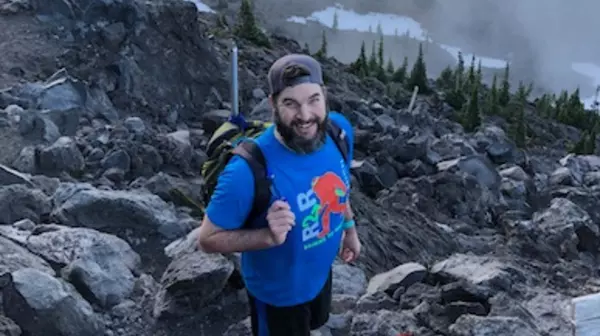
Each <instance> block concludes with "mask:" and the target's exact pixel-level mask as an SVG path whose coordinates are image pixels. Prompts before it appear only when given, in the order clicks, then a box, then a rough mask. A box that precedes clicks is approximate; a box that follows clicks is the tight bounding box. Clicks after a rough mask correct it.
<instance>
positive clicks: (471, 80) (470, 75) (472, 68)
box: [465, 55, 475, 91]
mask: <svg viewBox="0 0 600 336" xmlns="http://www.w3.org/2000/svg"><path fill="white" fill-rule="evenodd" d="M473 85H475V56H474V55H473V56H471V65H469V71H468V72H467V82H466V83H465V86H466V89H467V90H469V91H471V89H472V88H473Z"/></svg>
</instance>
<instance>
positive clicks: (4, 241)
mask: <svg viewBox="0 0 600 336" xmlns="http://www.w3.org/2000/svg"><path fill="white" fill-rule="evenodd" d="M0 255H2V259H0V274H4V273H6V272H9V273H12V272H15V271H18V270H20V269H23V268H34V269H37V270H40V271H42V272H44V273H48V274H50V275H52V276H54V275H55V272H54V269H52V267H51V266H50V265H49V264H48V262H46V260H44V259H42V258H41V257H39V256H37V255H35V254H33V253H31V252H30V251H29V250H27V249H26V248H24V247H22V246H20V245H18V244H16V243H15V242H13V241H11V240H10V239H8V238H5V237H4V234H3V231H0Z"/></svg>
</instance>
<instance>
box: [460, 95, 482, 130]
mask: <svg viewBox="0 0 600 336" xmlns="http://www.w3.org/2000/svg"><path fill="white" fill-rule="evenodd" d="M462 124H463V127H464V128H465V131H467V132H473V131H475V129H476V128H477V127H478V126H479V125H480V124H481V116H480V115H479V85H475V86H473V90H472V92H471V99H470V100H469V104H468V105H467V110H466V111H465V114H464V116H463V123H462Z"/></svg>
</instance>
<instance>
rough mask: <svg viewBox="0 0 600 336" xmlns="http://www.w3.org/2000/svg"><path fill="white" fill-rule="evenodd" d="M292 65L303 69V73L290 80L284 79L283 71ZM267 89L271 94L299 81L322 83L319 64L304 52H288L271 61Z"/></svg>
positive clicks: (321, 71)
mask: <svg viewBox="0 0 600 336" xmlns="http://www.w3.org/2000/svg"><path fill="white" fill-rule="evenodd" d="M293 66H298V67H300V68H302V69H303V70H305V71H304V72H306V74H305V75H301V76H297V77H295V78H293V79H291V80H285V76H284V74H285V72H286V70H287V69H289V68H290V67H293ZM268 77H269V89H270V90H271V94H273V95H276V94H278V93H280V92H281V91H283V89H285V88H286V87H291V86H295V85H298V84H301V83H314V84H319V85H323V70H322V69H321V64H320V63H319V62H318V61H317V60H316V59H314V58H312V57H311V56H308V55H304V54H289V55H285V56H283V57H281V58H280V59H278V60H277V61H275V62H274V63H273V65H272V66H271V69H269V76H268Z"/></svg>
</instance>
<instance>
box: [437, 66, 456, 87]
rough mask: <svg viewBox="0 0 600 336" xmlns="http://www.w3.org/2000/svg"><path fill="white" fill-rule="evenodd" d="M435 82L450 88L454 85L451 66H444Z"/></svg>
mask: <svg viewBox="0 0 600 336" xmlns="http://www.w3.org/2000/svg"><path fill="white" fill-rule="evenodd" d="M435 82H436V84H437V85H438V86H439V87H441V88H444V89H452V88H453V86H454V72H453V71H452V68H451V67H450V66H447V67H445V68H444V70H442V72H441V73H440V76H439V77H438V78H437V79H436V81H435Z"/></svg>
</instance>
